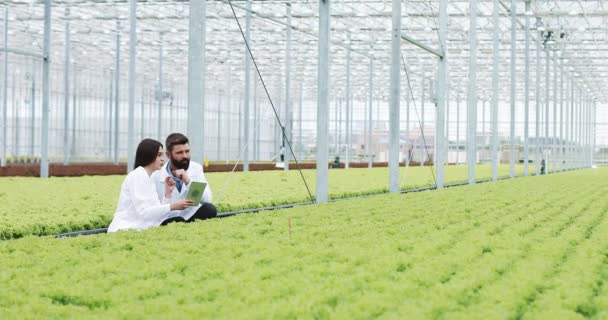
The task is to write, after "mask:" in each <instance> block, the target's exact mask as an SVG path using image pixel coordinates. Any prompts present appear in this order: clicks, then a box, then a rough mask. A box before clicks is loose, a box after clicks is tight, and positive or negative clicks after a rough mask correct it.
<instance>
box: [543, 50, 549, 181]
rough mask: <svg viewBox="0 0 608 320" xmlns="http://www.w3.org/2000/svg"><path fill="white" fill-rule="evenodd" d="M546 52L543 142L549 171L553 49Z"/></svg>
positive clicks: (546, 166) (546, 167)
mask: <svg viewBox="0 0 608 320" xmlns="http://www.w3.org/2000/svg"><path fill="white" fill-rule="evenodd" d="M545 53H546V56H545V62H546V65H545V140H544V143H543V145H544V148H543V149H544V150H543V159H544V160H545V173H549V156H548V155H549V147H550V137H549V123H550V122H549V105H550V104H551V99H550V96H549V92H550V89H551V76H550V75H551V50H550V49H549V48H547V47H545Z"/></svg>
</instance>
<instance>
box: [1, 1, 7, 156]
mask: <svg viewBox="0 0 608 320" xmlns="http://www.w3.org/2000/svg"><path fill="white" fill-rule="evenodd" d="M3 44H4V72H3V82H2V84H3V88H2V160H1V161H0V166H2V167H5V166H6V152H7V147H6V146H7V144H8V7H4V43H3Z"/></svg>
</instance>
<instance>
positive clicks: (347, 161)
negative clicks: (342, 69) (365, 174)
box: [344, 32, 352, 169]
mask: <svg viewBox="0 0 608 320" xmlns="http://www.w3.org/2000/svg"><path fill="white" fill-rule="evenodd" d="M346 44H347V45H346V46H347V48H346V97H345V98H346V99H345V100H346V154H345V157H344V169H348V168H349V167H350V150H351V147H352V145H351V142H352V137H351V134H352V132H350V128H351V126H350V123H351V122H352V112H351V111H352V110H351V109H352V101H351V92H350V58H351V55H350V53H351V50H350V44H351V43H350V32H348V33H347V34H346Z"/></svg>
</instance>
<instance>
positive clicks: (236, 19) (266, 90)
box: [228, 0, 315, 202]
mask: <svg viewBox="0 0 608 320" xmlns="http://www.w3.org/2000/svg"><path fill="white" fill-rule="evenodd" d="M228 4H229V5H230V9H231V10H232V14H233V15H234V20H235V21H236V23H237V24H238V26H239V30H240V32H241V36H243V41H244V42H245V46H246V47H247V51H248V52H249V56H250V57H251V61H252V62H253V65H254V67H255V71H256V73H257V74H258V77H259V78H260V82H261V83H262V86H263V87H264V92H265V93H266V97H267V98H268V101H269V102H270V106H271V107H272V111H273V112H274V116H275V118H276V120H277V122H278V123H279V126H280V127H281V133H282V135H283V139H284V140H285V142H287V146H288V147H289V152H290V153H291V156H292V159H294V161H295V163H296V167H297V168H298V171H299V172H300V176H301V177H302V181H304V186H306V191H307V192H308V196H309V197H310V201H311V202H315V199H314V198H313V196H312V193H311V192H310V188H309V187H308V183H307V182H306V178H304V173H302V168H301V166H300V162H299V161H298V159H297V157H296V155H295V153H294V152H293V148H292V147H291V141H289V138H288V137H287V135H286V134H285V127H284V126H283V123H281V118H280V117H279V114H278V113H277V109H276V108H275V106H274V103H273V102H272V98H271V97H270V93H269V92H268V88H267V87H266V83H265V82H264V78H263V77H262V73H261V72H260V69H259V68H258V64H257V62H256V61H255V58H254V57H253V52H251V48H250V47H249V42H248V41H247V37H245V32H244V31H243V27H242V26H241V22H240V21H239V18H238V17H237V15H236V12H235V11H234V6H232V0H228ZM246 99H249V97H246Z"/></svg>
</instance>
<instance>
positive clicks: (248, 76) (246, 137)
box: [218, 0, 290, 171]
mask: <svg viewBox="0 0 608 320" xmlns="http://www.w3.org/2000/svg"><path fill="white" fill-rule="evenodd" d="M289 8H290V5H289V4H287V12H289ZM289 29H290V28H287V34H288V36H287V37H288V41H287V48H289V32H290V31H289ZM245 41H246V42H247V43H251V0H247V10H246V12H245ZM285 55H286V57H287V58H289V50H287V52H286V54H285ZM286 66H289V61H287V64H286ZM286 80H287V81H289V69H287V77H286ZM288 83H289V82H288ZM287 88H288V89H287V90H289V85H288V86H287ZM250 91H251V56H250V55H249V51H248V50H247V45H245V101H244V109H245V115H244V118H245V123H244V130H243V137H242V138H241V139H242V140H243V141H245V145H246V146H245V148H244V149H243V171H249V140H250V139H249V131H250V130H249V122H250V121H251V120H250V119H249V101H250V99H251V92H250ZM287 97H288V98H289V93H288V94H287ZM218 138H219V137H218ZM239 151H240V150H239ZM288 163H289V162H288V161H285V166H286V168H285V170H287V164H288Z"/></svg>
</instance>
